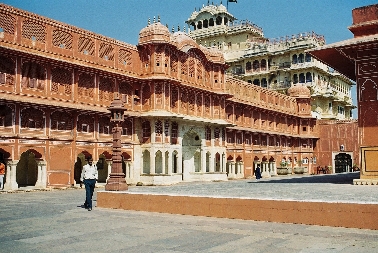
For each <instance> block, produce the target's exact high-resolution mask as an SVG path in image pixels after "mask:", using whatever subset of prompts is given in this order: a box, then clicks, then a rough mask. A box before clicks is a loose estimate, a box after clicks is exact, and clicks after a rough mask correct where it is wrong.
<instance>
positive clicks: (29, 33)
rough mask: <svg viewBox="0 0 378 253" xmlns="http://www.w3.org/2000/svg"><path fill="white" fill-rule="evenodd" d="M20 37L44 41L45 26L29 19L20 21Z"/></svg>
mask: <svg viewBox="0 0 378 253" xmlns="http://www.w3.org/2000/svg"><path fill="white" fill-rule="evenodd" d="M22 37H24V38H26V39H31V40H36V41H39V42H43V43H44V42H45V40H46V27H45V26H44V25H42V24H38V23H35V22H33V21H31V20H25V21H24V22H23V23H22Z"/></svg>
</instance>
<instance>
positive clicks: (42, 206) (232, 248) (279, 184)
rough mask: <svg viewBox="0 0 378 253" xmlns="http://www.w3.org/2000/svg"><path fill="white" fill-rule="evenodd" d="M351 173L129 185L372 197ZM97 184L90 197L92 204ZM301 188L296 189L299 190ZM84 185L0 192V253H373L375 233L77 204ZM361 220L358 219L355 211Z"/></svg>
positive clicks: (372, 189)
mask: <svg viewBox="0 0 378 253" xmlns="http://www.w3.org/2000/svg"><path fill="white" fill-rule="evenodd" d="M353 177H356V174H355V173H348V174H342V175H337V176H332V177H331V175H320V176H312V177H311V176H304V177H286V178H282V177H276V178H271V179H263V180H262V181H259V182H256V180H254V179H249V180H248V179H245V180H234V181H229V182H211V183H197V182H194V183H184V184H178V185H174V186H164V187H155V186H148V187H147V186H146V187H136V186H133V187H130V188H129V191H133V192H150V193H153V192H156V193H159V192H161V191H163V192H166V193H170V194H186V195H191V194H192V195H196V196H197V195H198V196H228V197H236V198H249V197H250V196H253V197H254V198H265V199H277V198H278V199H296V200H300V199H304V200H309V201H332V202H335V201H336V202H338V201H341V202H348V201H349V202H353V203H377V202H378V200H377V198H378V194H377V193H378V187H377V186H353V185H352V184H351V181H350V178H353ZM101 190H103V189H102V188H97V189H96V192H95V195H94V205H96V198H97V191H101ZM299 192H300V193H299ZM84 195H85V191H84V189H67V190H52V191H35V192H34V191H32V192H22V191H20V192H19V193H4V192H3V193H2V194H0V210H1V211H0V252H87V251H89V252H274V251H277V252H378V231H377V230H366V229H353V228H341V227H325V226H309V225H300V224H281V223H272V222H257V221H245V220H237V219H219V218H210V217H198V216H184V215H172V214H161V213H148V212H137V211H124V210H112V209H105V208H98V207H95V208H94V209H93V211H92V212H88V211H87V210H85V209H84V208H81V205H82V204H83V202H84ZM355 218H356V219H358V217H355Z"/></svg>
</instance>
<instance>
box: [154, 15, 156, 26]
mask: <svg viewBox="0 0 378 253" xmlns="http://www.w3.org/2000/svg"><path fill="white" fill-rule="evenodd" d="M155 23H156V19H155V16H154V24H155Z"/></svg>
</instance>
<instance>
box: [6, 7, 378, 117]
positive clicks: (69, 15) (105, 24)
mask: <svg viewBox="0 0 378 253" xmlns="http://www.w3.org/2000/svg"><path fill="white" fill-rule="evenodd" d="M208 1H209V0H0V2H2V3H4V4H8V5H11V6H13V7H16V8H20V9H22V10H26V11H29V12H33V13H36V14H39V15H42V16H45V17H48V18H51V19H54V20H57V21H60V22H63V23H67V24H69V25H73V26H76V27H78V28H82V29H86V30H89V31H92V32H95V33H98V34H102V35H104V36H107V37H111V38H114V39H117V40H120V41H123V42H126V43H130V44H133V45H136V44H137V43H138V36H139V32H140V30H141V29H142V28H144V27H146V26H147V24H148V19H149V18H150V19H151V21H152V20H153V18H154V17H155V18H156V20H157V18H158V16H160V20H161V23H162V24H164V25H166V24H167V25H168V27H169V30H171V29H172V27H174V28H175V31H177V26H180V28H181V31H182V30H183V27H184V26H187V25H186V24H185V21H186V20H187V19H188V18H189V17H190V15H191V13H192V12H193V11H194V10H195V9H196V10H197V11H198V10H199V8H201V7H202V6H203V5H207V3H208ZM209 2H210V4H212V3H213V4H215V5H219V4H220V3H221V2H222V4H223V5H225V6H226V5H227V0H210V1H209ZM376 3H377V1H376V0H375V1H374V0H259V1H256V0H238V1H237V3H229V4H228V11H229V12H230V13H231V14H232V15H233V16H234V17H235V18H237V19H238V20H245V19H247V20H249V21H251V22H253V23H255V24H256V25H258V26H260V27H262V28H263V31H264V35H265V37H267V38H278V37H281V36H286V35H292V34H298V33H303V32H311V31H314V32H315V33H317V34H319V35H324V36H325V39H326V43H327V44H330V43H334V42H338V41H342V40H346V39H350V38H352V37H353V34H352V33H351V32H350V31H349V30H348V27H349V26H351V25H352V10H353V9H354V8H357V7H362V6H366V5H371V4H376ZM352 93H353V96H354V98H353V99H354V101H356V99H355V87H354V88H353V89H352ZM354 115H356V113H354Z"/></svg>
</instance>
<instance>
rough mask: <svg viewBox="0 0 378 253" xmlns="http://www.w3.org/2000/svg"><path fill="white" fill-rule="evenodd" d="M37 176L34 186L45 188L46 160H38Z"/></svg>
mask: <svg viewBox="0 0 378 253" xmlns="http://www.w3.org/2000/svg"><path fill="white" fill-rule="evenodd" d="M37 166H38V176H37V182H36V183H35V187H39V188H46V186H47V174H46V162H45V161H43V160H42V161H38V162H37Z"/></svg>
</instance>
